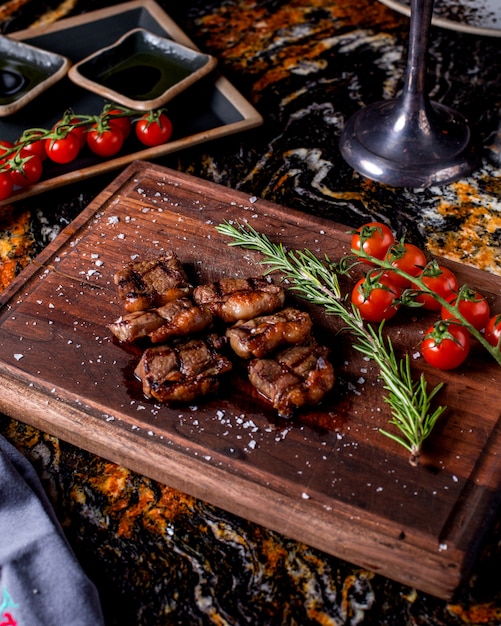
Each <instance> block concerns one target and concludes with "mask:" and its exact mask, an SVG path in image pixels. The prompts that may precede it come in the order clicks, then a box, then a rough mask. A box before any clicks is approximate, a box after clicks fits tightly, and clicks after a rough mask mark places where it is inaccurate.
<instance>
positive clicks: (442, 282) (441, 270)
mask: <svg viewBox="0 0 501 626" xmlns="http://www.w3.org/2000/svg"><path fill="white" fill-rule="evenodd" d="M419 278H420V279H421V280H422V281H423V283H424V284H425V286H426V287H427V288H428V289H429V290H430V291H432V292H433V293H434V294H437V295H438V296H440V297H441V298H443V299H444V300H449V298H452V296H454V294H455V293H456V292H457V290H458V287H459V285H458V281H457V278H456V275H455V274H454V272H452V271H451V270H450V269H449V268H447V267H444V266H443V265H439V264H438V263H437V262H436V261H435V260H433V261H431V262H430V263H428V264H427V265H426V267H425V268H424V270H423V271H422V273H421V274H420V275H419ZM416 288H417V289H418V290H419V288H418V287H416ZM419 291H420V290H419ZM414 300H415V302H419V303H421V304H422V305H423V306H422V308H423V309H427V310H428V311H440V309H441V308H442V305H441V304H440V302H438V300H437V299H436V298H435V297H434V296H433V295H432V294H429V293H426V292H424V291H423V292H422V293H420V294H419V295H417V296H416V297H415V298H414Z"/></svg>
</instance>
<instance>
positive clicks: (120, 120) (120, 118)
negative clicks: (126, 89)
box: [106, 109, 132, 140]
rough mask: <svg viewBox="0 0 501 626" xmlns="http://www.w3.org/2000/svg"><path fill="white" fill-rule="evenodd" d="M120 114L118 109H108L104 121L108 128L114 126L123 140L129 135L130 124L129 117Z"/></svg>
mask: <svg viewBox="0 0 501 626" xmlns="http://www.w3.org/2000/svg"><path fill="white" fill-rule="evenodd" d="M122 113H123V112H122V111H121V110H120V109H109V110H107V111H106V114H107V115H106V119H107V121H108V124H109V125H110V126H116V127H117V128H119V129H120V130H121V131H122V135H123V138H124V140H125V139H127V137H128V136H129V135H130V131H131V129H132V122H131V121H130V117H128V116H127V115H122Z"/></svg>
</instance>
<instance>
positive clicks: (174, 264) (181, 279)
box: [114, 251, 192, 312]
mask: <svg viewBox="0 0 501 626" xmlns="http://www.w3.org/2000/svg"><path fill="white" fill-rule="evenodd" d="M114 281H115V284H116V285H117V286H118V295H119V297H120V298H121V299H122V300H123V302H124V306H125V310H126V311H128V312H132V311H144V310H146V309H151V308H153V307H158V306H162V305H163V304H166V303H167V302H170V301H171V300H175V299H176V298H180V297H182V296H186V295H189V294H190V293H191V291H192V285H191V284H190V283H189V281H188V277H187V276H186V273H185V271H184V269H183V268H182V266H181V263H180V262H179V259H178V258H177V256H176V254H175V253H174V252H172V251H170V252H166V253H165V254H164V255H163V256H161V257H158V258H156V259H153V260H144V261H137V262H133V263H129V264H128V265H126V266H125V267H124V268H123V269H122V270H120V271H119V272H117V273H116V274H115V276H114Z"/></svg>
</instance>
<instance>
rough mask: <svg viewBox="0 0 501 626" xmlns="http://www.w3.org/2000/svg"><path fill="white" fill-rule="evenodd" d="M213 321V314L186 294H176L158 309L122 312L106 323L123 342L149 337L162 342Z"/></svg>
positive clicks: (206, 326) (201, 327) (154, 341)
mask: <svg viewBox="0 0 501 626" xmlns="http://www.w3.org/2000/svg"><path fill="white" fill-rule="evenodd" d="M211 324H212V315H211V313H210V311H209V310H208V309H206V308H203V307H199V306H197V305H195V304H193V302H191V300H190V299H189V298H178V299H177V300H173V301H172V302H167V304H164V305H163V306H161V307H158V308H157V309H151V310H149V311H134V312H133V313H127V314H126V315H122V316H121V317H120V318H118V319H117V320H116V321H115V322H113V323H112V324H109V325H108V328H109V329H110V330H111V332H112V333H113V334H114V335H115V337H117V339H119V340H120V341H123V342H125V343H130V342H132V341H136V340H137V339H141V338H143V337H149V338H150V340H151V341H152V342H153V343H162V342H163V341H166V340H167V339H169V338H170V337H182V336H184V335H190V334H195V333H199V332H201V331H202V330H205V329H206V328H208V327H209V326H210V325H211Z"/></svg>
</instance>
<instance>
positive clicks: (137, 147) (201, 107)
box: [0, 0, 263, 207]
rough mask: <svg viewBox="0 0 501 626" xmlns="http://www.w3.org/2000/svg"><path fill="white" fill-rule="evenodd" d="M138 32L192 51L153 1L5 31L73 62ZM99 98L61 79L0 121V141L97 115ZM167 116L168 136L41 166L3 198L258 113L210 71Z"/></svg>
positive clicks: (255, 122)
mask: <svg viewBox="0 0 501 626" xmlns="http://www.w3.org/2000/svg"><path fill="white" fill-rule="evenodd" d="M138 27H141V28H145V29H147V30H149V31H150V32H152V33H154V34H156V35H159V36H161V37H170V38H171V39H173V40H174V41H177V42H178V43H181V44H183V45H185V46H188V47H190V48H194V49H196V46H195V44H194V43H193V42H192V41H191V39H189V37H188V36H187V35H186V34H185V33H184V32H183V31H182V30H181V29H180V28H179V26H178V25H177V24H176V23H175V22H174V21H173V20H172V19H171V18H170V17H169V16H168V15H167V14H166V13H165V12H164V11H163V9H162V8H161V7H160V6H159V5H158V4H157V3H156V2H155V1H154V0H132V1H131V2H124V3H122V4H117V5H115V6H112V7H107V8H105V9H100V10H98V11H91V12H90V13H85V14H83V15H77V16H75V17H69V18H66V19H63V20H60V21H58V22H55V23H54V24H51V25H49V26H47V25H42V26H37V27H33V28H28V29H26V30H22V31H17V32H15V33H11V34H9V37H11V38H12V39H18V40H21V41H25V42H27V43H30V44H32V45H35V46H38V47H40V48H42V49H45V50H49V51H51V52H57V53H58V54H62V55H63V56H65V57H67V58H68V59H70V61H71V62H72V63H77V62H78V61H81V60H82V59H84V58H85V57H87V56H89V55H90V54H92V53H93V52H95V51H96V50H98V49H100V48H103V47H105V46H109V45H111V44H113V43H115V41H117V39H118V38H119V37H121V36H122V35H124V34H125V33H126V32H128V31H129V30H131V29H133V28H138ZM105 102H106V100H105V99H103V98H102V97H101V96H99V95H96V94H94V93H91V92H90V91H87V90H86V89H83V88H81V87H78V86H76V85H74V84H73V83H72V82H71V81H70V79H69V78H67V77H65V78H63V79H62V80H61V81H59V82H58V83H57V84H56V85H54V86H53V87H52V88H51V89H49V90H47V92H46V93H44V94H42V95H40V96H39V97H38V98H36V99H35V100H34V101H33V102H32V103H30V104H29V105H27V106H26V107H24V108H23V109H22V110H21V111H20V112H19V113H17V114H16V115H11V116H9V117H8V118H4V119H1V120H0V137H1V138H2V139H4V140H8V141H12V142H15V141H16V140H17V139H18V138H19V136H20V135H21V134H22V132H23V131H24V130H26V129H27V128H34V127H36V128H52V126H53V124H55V123H56V122H57V120H59V119H60V118H61V117H62V115H63V114H64V112H65V111H66V110H68V109H71V110H72V111H74V113H77V114H79V115H97V114H98V113H100V112H101V110H102V109H103V106H104V104H105ZM167 109H168V114H169V116H170V117H171V119H172V121H173V125H174V131H173V135H172V139H171V140H170V141H169V142H168V143H166V144H163V145H161V146H156V147H153V148H145V146H143V145H141V144H140V143H139V141H137V140H136V139H135V138H134V137H133V136H131V137H129V138H128V139H127V141H126V142H125V144H124V148H123V149H122V151H121V152H120V153H119V154H118V155H117V156H116V157H113V158H110V159H101V158H99V157H96V156H94V155H92V153H91V152H90V151H89V150H88V149H85V150H83V151H82V152H81V154H80V155H79V156H78V157H77V159H75V161H73V162H72V163H70V164H68V165H58V164H56V163H50V162H49V161H46V162H45V163H44V176H43V179H42V180H41V181H40V182H39V183H37V184H35V185H32V186H31V187H29V188H28V189H26V190H22V189H19V190H16V192H15V193H14V194H13V195H12V196H11V197H10V198H8V199H7V200H4V201H1V202H0V207H1V206H2V204H8V203H10V202H12V201H14V200H20V199H22V198H25V197H28V196H33V195H36V194H39V193H42V192H44V191H47V190H49V189H53V188H56V187H61V186H63V185H67V184H69V183H72V182H75V181H77V180H80V179H83V178H88V177H90V176H96V175H98V174H103V173H105V172H109V171H113V170H117V169H119V168H123V167H124V166H125V165H127V164H129V163H131V162H132V161H134V160H138V159H144V160H146V159H155V158H159V157H161V156H164V155H166V154H171V153H173V152H177V151H179V150H183V149H185V148H189V147H191V146H195V145H197V144H200V143H204V142H206V141H211V140H213V139H217V138H221V137H226V136H228V135H232V134H235V133H238V132H242V131H245V130H248V129H250V128H255V127H256V126H259V125H260V124H262V122H263V120H262V117H261V115H260V114H259V113H258V112H257V111H256V109H255V108H254V107H253V106H252V105H251V104H250V103H249V102H248V101H247V100H246V99H245V98H244V97H243V96H242V95H241V94H240V93H239V92H238V91H237V90H236V89H235V87H233V85H232V84H231V83H230V82H229V81H228V80H227V79H226V78H225V77H224V76H221V75H220V74H219V73H218V71H217V70H216V71H215V72H213V73H211V74H210V76H208V77H205V78H204V79H203V80H201V81H200V82H199V83H197V84H196V85H193V86H192V87H190V89H188V90H187V91H186V92H184V93H183V94H181V95H179V96H177V97H176V98H175V99H174V100H172V101H171V102H170V103H169V104H168V106H167Z"/></svg>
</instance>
